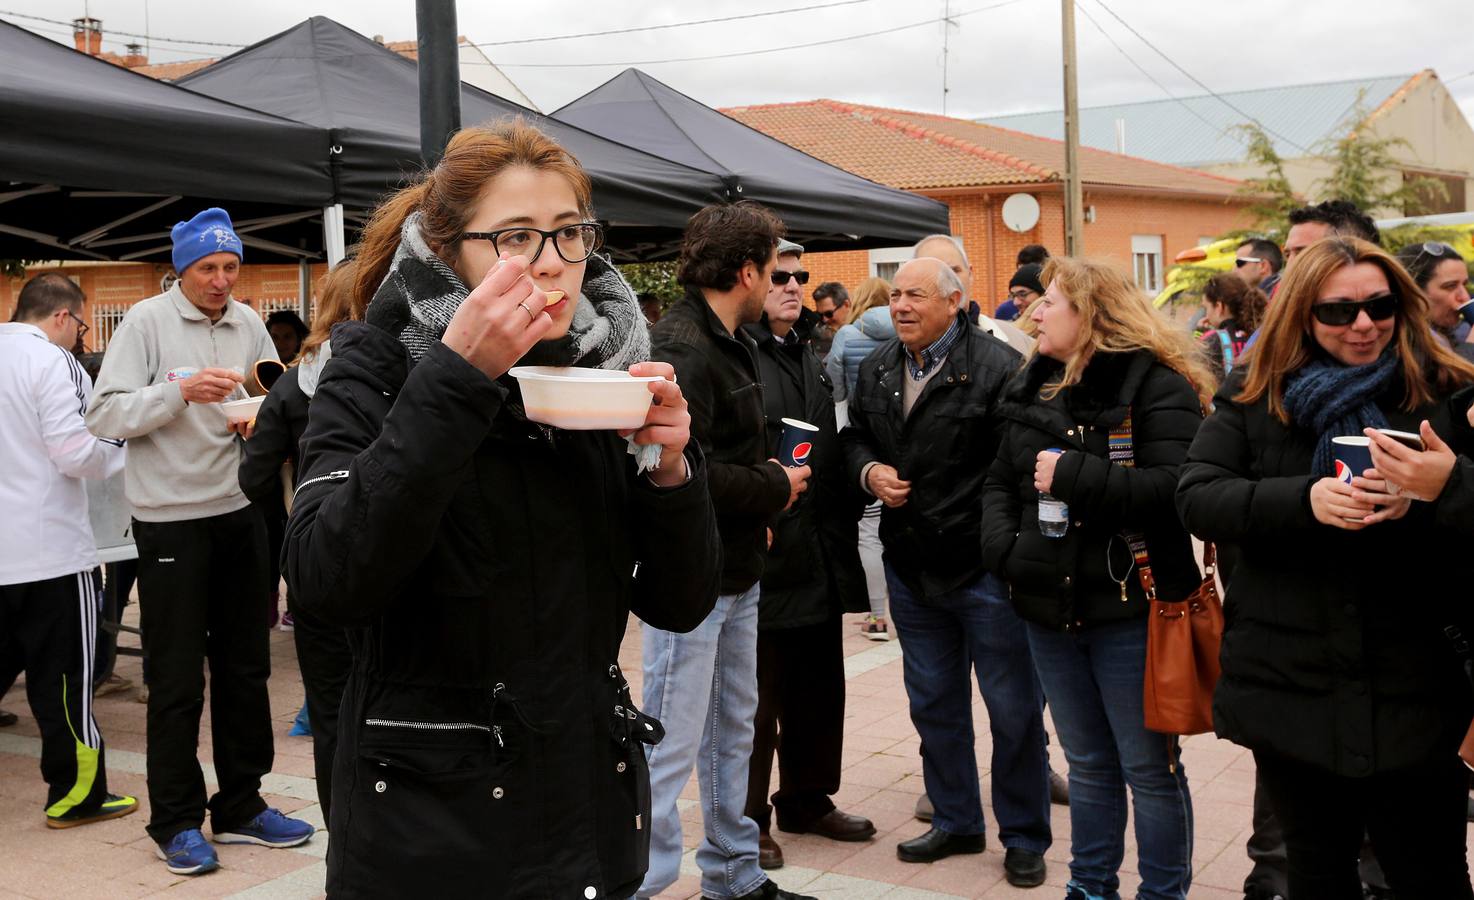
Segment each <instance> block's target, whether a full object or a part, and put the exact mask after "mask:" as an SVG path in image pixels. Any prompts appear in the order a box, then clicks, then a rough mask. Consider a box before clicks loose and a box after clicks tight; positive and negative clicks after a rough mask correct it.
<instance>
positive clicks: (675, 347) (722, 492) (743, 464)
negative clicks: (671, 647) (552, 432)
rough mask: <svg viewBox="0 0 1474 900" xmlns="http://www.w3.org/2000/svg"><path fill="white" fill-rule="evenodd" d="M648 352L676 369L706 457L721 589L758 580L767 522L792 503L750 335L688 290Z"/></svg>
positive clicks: (736, 590)
mask: <svg viewBox="0 0 1474 900" xmlns="http://www.w3.org/2000/svg"><path fill="white" fill-rule="evenodd" d="M650 345H651V347H650V354H651V356H652V357H654V358H655V359H658V360H662V361H664V362H668V363H670V364H671V365H672V366H674V367H675V369H676V380H677V381H678V382H679V383H680V385H681V392H682V393H683V394H685V396H686V404H687V406H688V407H689V409H690V412H691V436H692V437H694V438H696V440H697V441H699V442H700V443H701V449H702V451H703V452H704V453H705V454H706V459H707V466H708V470H709V474H708V476H707V477H708V479H709V481H710V485H711V502H712V505H713V506H715V507H716V511H717V528H718V529H719V530H720V531H721V535H722V557H723V562H722V593H723V594H740V593H742V592H743V591H746V590H747V589H748V588H750V587H752V586H753V585H754V584H757V582H758V579H759V578H761V577H762V574H763V558H764V557H765V556H766V555H767V550H768V534H767V526H768V522H769V520H771V519H772V517H773V516H775V515H777V514H778V512H779V511H781V510H782V509H783V507H784V506H786V505H788V476H787V475H785V474H784V473H783V469H782V468H781V467H780V466H779V465H778V464H777V463H773V462H768V461H767V460H768V459H769V458H770V457H769V454H768V448H767V430H766V428H765V426H764V424H763V386H762V382H761V381H760V380H759V378H758V372H757V362H756V361H755V360H754V358H753V348H752V339H751V338H750V337H748V336H747V335H746V334H744V333H743V331H742V329H741V328H739V329H737V334H736V335H735V336H734V335H732V334H730V333H729V332H728V331H727V328H726V326H725V325H723V324H722V320H721V319H719V318H717V314H716V313H714V312H712V309H711V306H710V305H708V304H707V302H706V299H705V298H704V297H703V296H702V295H701V292H700V291H698V290H695V289H687V291H686V296H684V297H682V298H681V299H680V300H678V301H676V303H675V305H673V306H672V307H671V308H670V309H668V310H666V313H665V315H663V316H661V317H660V321H659V322H656V323H655V325H654V327H652V328H651V329H650Z"/></svg>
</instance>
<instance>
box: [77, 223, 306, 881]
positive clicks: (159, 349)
mask: <svg viewBox="0 0 1474 900" xmlns="http://www.w3.org/2000/svg"><path fill="white" fill-rule="evenodd" d="M173 241H174V248H173V260H174V269H175V271H176V272H178V273H179V280H178V281H176V282H175V283H174V286H173V287H171V288H170V289H169V290H167V291H165V292H164V293H162V294H160V295H158V296H156V297H151V298H149V299H147V300H143V301H141V302H140V303H138V304H136V305H135V306H134V307H133V308H132V309H130V310H129V311H128V315H127V316H126V317H125V318H124V319H123V322H122V324H121V325H119V326H118V330H117V331H116V332H115V333H114V334H113V337H112V340H111V341H110V342H109V345H108V350H107V356H106V357H105V358H104V360H103V364H102V371H101V372H100V373H99V375H98V380H97V388H96V391H95V393H94V395H93V402H92V406H91V408H90V409H88V411H87V425H88V427H89V428H90V429H91V430H92V432H93V433H94V434H96V435H98V436H99V437H105V438H116V439H121V440H126V441H127V442H128V463H127V468H126V470H125V472H126V479H125V492H126V495H127V498H128V502H129V504H131V505H132V507H133V534H134V537H135V540H136V541H137V544H138V593H139V603H140V610H141V615H142V626H143V638H144V641H145V647H146V649H147V651H148V661H149V700H148V790H149V807H150V812H151V819H150V822H149V825H148V833H149V836H150V837H152V838H153V839H154V841H155V843H157V844H158V846H159V851H158V853H159V856H160V858H162V859H163V860H164V862H165V865H166V866H167V867H168V869H169V871H171V872H174V873H175V874H181V875H195V874H200V873H203V872H208V871H210V870H212V869H215V868H216V867H218V865H219V861H218V859H217V858H216V856H215V852H214V850H213V849H211V847H210V845H209V844H207V843H205V840H204V837H203V835H202V834H201V832H200V826H201V825H203V823H204V818H205V810H206V808H207V806H208V809H209V811H210V815H211V825H212V831H213V836H214V840H215V842H216V843H254V844H259V845H264V846H268V847H289V846H295V845H296V844H300V843H303V842H304V841H306V840H307V839H308V838H310V837H311V835H312V832H313V828H312V826H311V825H308V824H307V823H305V822H301V821H298V820H294V819H288V818H286V817H285V816H282V815H281V814H280V813H279V812H277V811H275V810H272V809H268V808H267V807H266V804H265V802H264V801H263V800H262V799H261V793H260V788H261V777H262V776H263V775H265V774H266V773H268V772H270V771H271V764H272V758H273V746H272V736H271V709H270V706H269V703H268V699H267V693H266V679H267V676H268V675H269V674H270V670H271V661H270V654H269V646H268V637H269V635H268V632H267V629H266V623H265V621H263V620H264V616H263V615H262V609H261V607H262V604H261V598H262V597H263V596H265V594H266V593H267V582H268V579H269V578H270V577H271V576H270V574H269V569H270V567H269V565H268V560H267V555H268V554H267V549H266V526H265V523H264V522H262V520H261V516H260V513H259V512H257V511H256V510H255V509H254V508H253V507H252V506H251V504H250V501H249V500H248V499H246V495H245V494H243V493H241V489H240V485H239V484H238V481H237V473H236V469H237V468H238V467H239V465H240V460H241V446H240V442H239V441H238V440H236V437H235V435H234V434H233V433H232V432H233V431H237V430H239V431H241V432H242V433H245V432H248V431H249V426H247V425H244V424H243V425H241V426H234V427H233V426H231V425H230V424H228V423H227V420H226V415H225V413H224V412H223V411H222V410H221V408H220V406H219V404H220V402H221V401H223V400H226V399H229V398H231V397H233V396H235V397H243V396H244V388H243V387H242V383H243V381H244V373H245V372H246V371H248V370H250V369H251V367H252V366H253V365H254V364H255V362H256V361H257V360H260V359H273V360H274V359H276V348H275V346H274V345H273V344H272V341H271V336H270V334H268V333H267V331H266V326H265V325H264V324H263V323H262V321H261V318H260V317H259V316H257V315H256V313H255V312H253V311H252V310H251V309H250V308H249V307H247V306H244V305H242V304H240V303H237V302H236V301H235V300H233V299H231V296H230V294H231V289H232V287H233V286H234V285H235V281H236V278H237V276H238V274H239V272H240V264H241V256H242V247H241V240H240V238H239V237H238V236H237V235H236V233H235V230H234V228H233V227H232V225H231V222H230V216H229V215H227V214H226V212H225V210H223V209H216V208H212V209H207V210H205V211H203V212H201V213H199V214H198V215H196V216H195V217H194V218H192V219H190V220H189V221H187V222H180V223H179V224H177V225H175V226H174V230H173ZM206 662H208V663H209V667H210V675H211V678H210V693H211V697H210V712H211V728H212V733H213V736H214V748H215V752H214V763H215V770H216V772H217V774H218V777H219V790H218V791H217V793H216V794H215V796H214V797H212V798H210V799H209V802H208V804H207V803H206V792H205V779H204V774H203V772H202V771H201V769H200V764H199V760H198V758H197V755H198V744H199V724H200V713H201V712H202V710H203V707H204V694H205V676H204V665H205V663H206Z"/></svg>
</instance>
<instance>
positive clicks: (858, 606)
mask: <svg viewBox="0 0 1474 900" xmlns="http://www.w3.org/2000/svg"><path fill="white" fill-rule="evenodd" d="M802 324H803V323H802V322H800V323H799V325H798V326H796V327H795V331H796V332H800V333H801V334H802V333H812V332H809V331H808V330H807V329H803V328H802ZM742 330H743V331H744V332H746V333H747V336H748V337H750V338H751V339H752V341H753V344H754V346H755V347H756V350H757V367H758V373H759V374H760V375H761V377H762V383H763V406H764V409H765V413H766V416H767V453H768V456H769V457H775V456H777V455H778V445H779V443H780V442H781V440H782V437H783V418H784V417H785V416H786V417H788V418H793V419H799V420H800V421H804V422H808V423H809V424H811V425H817V426H819V429H820V431H819V434H818V436H816V437H815V439H814V441H813V443H814V449H813V450H812V452H811V453H810V455H809V459H808V465H809V466H810V467H811V468H812V469H813V472H814V474H813V476H812V477H811V478H810V479H809V489H808V490H807V491H805V492H804V493H802V494H800V495H799V498H798V500H797V501H796V502H795V503H794V504H793V506H792V507H791V508H790V509H788V510H785V511H784V512H781V513H779V514H778V517H777V518H776V519H775V520H774V523H773V526H772V527H773V546H772V547H770V548H769V549H768V559H767V565H766V567H765V568H764V569H763V582H762V583H763V590H762V595H761V597H760V599H759V601H758V627H759V628H798V627H800V626H803V625H814V624H817V623H819V622H823V621H825V620H827V619H830V618H833V617H836V616H838V615H839V614H840V613H842V612H866V611H868V610H869V609H870V600H869V592H868V591H867V589H866V586H865V570H864V569H863V568H862V567H861V565H860V551H859V543H858V540H859V521H860V514H861V513H863V512H864V511H865V497H864V493H863V492H862V491H861V490H860V486H859V484H858V483H856V482H854V481H852V480H851V479H850V477H849V476H848V475H847V474H846V472H845V466H844V449H843V448H842V447H840V445H839V434H838V429H837V427H836V426H835V421H834V401H833V399H831V398H832V397H833V394H834V386H833V385H832V384H830V383H829V377H828V376H827V375H825V374H824V367H823V366H822V365H821V364H820V363H819V357H818V356H816V355H815V353H814V348H813V346H812V344H810V343H808V342H805V341H804V340H803V338H802V336H800V339H799V341H798V342H796V343H787V344H780V343H779V342H778V340H777V338H775V337H774V336H773V332H772V331H770V330H769V328H768V319H767V316H766V315H765V316H763V319H762V321H761V322H759V323H756V324H753V325H744V326H743V328H742Z"/></svg>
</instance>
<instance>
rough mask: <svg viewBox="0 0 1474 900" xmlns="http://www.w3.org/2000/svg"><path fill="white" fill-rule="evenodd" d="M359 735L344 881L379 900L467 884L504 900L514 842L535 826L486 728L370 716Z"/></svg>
mask: <svg viewBox="0 0 1474 900" xmlns="http://www.w3.org/2000/svg"><path fill="white" fill-rule="evenodd" d="M359 734H360V739H359V743H358V755H357V759H356V760H355V763H354V766H355V773H354V774H355V778H354V781H353V787H352V789H351V791H350V794H349V813H348V816H347V818H346V820H345V821H346V825H347V827H346V828H345V831H346V833H345V834H344V835H342V836H341V840H342V845H341V846H342V852H343V854H344V860H343V863H344V864H343V866H342V867H341V869H340V871H341V872H342V873H343V877H344V879H345V880H346V881H349V882H357V885H358V888H357V889H358V890H359V891H361V892H363V893H366V894H370V895H379V896H395V895H408V894H412V893H424V892H426V891H430V892H435V891H437V890H459V889H462V888H465V887H467V886H469V885H471V884H474V885H476V888H475V889H476V891H477V892H480V893H482V894H483V895H484V896H507V895H508V894H509V893H510V888H511V884H510V875H511V874H512V872H513V871H515V863H514V862H513V861H515V860H517V859H519V858H521V855H522V854H521V852H520V851H519V847H518V845H519V844H521V843H522V841H521V840H519V835H523V834H525V833H526V832H528V831H529V830H530V826H531V825H532V824H533V823H532V822H531V821H530V820H529V819H528V813H527V810H528V809H529V806H530V804H529V802H528V801H529V800H530V794H531V789H532V788H531V782H530V780H529V779H527V778H525V777H518V773H517V772H516V771H514V765H515V763H514V762H513V761H512V760H511V759H510V758H509V757H507V756H506V755H503V754H500V753H499V752H498V746H497V743H496V740H495V736H494V733H493V729H492V726H490V725H484V724H479V723H474V722H465V721H460V722H456V721H425V720H418V719H408V718H403V719H400V718H395V719H389V718H375V717H369V718H366V719H365V720H364V721H363V726H362V729H361V731H360V732H359ZM406 858H410V859H413V860H414V865H413V866H406V865H404V864H403V860H405V859H406ZM489 860H501V862H498V863H492V862H489ZM351 892H352V891H350V893H351Z"/></svg>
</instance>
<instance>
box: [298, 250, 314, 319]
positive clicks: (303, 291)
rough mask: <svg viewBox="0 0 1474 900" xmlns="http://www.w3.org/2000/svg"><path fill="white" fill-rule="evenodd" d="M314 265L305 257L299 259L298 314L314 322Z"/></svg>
mask: <svg viewBox="0 0 1474 900" xmlns="http://www.w3.org/2000/svg"><path fill="white" fill-rule="evenodd" d="M311 309H312V265H311V263H309V262H307V258H306V257H303V258H301V259H299V260H297V314H298V315H300V316H301V317H302V321H304V322H306V323H308V324H309V325H311V324H312V316H311Z"/></svg>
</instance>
